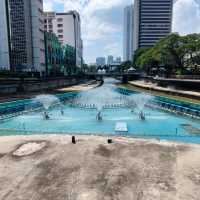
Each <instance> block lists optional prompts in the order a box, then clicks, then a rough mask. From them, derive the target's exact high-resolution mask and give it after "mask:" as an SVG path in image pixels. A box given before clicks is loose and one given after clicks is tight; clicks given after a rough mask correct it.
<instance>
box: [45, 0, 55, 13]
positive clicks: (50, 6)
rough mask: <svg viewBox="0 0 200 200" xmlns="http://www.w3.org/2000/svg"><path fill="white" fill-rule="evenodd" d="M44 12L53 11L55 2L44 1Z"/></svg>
mask: <svg viewBox="0 0 200 200" xmlns="http://www.w3.org/2000/svg"><path fill="white" fill-rule="evenodd" d="M43 6H44V11H47V12H48V11H53V2H52V1H49V0H45V1H44V4H43Z"/></svg>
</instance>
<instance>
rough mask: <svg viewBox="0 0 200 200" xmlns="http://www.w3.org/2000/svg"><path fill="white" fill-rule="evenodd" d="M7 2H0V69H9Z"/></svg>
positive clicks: (2, 0) (3, 0)
mask: <svg viewBox="0 0 200 200" xmlns="http://www.w3.org/2000/svg"><path fill="white" fill-rule="evenodd" d="M7 6H8V4H7V2H6V1H5V0H1V1H0V69H6V70H9V69H10V59H9V45H8V44H9V42H8V41H9V35H8V20H7V19H8V15H7V10H8V9H7Z"/></svg>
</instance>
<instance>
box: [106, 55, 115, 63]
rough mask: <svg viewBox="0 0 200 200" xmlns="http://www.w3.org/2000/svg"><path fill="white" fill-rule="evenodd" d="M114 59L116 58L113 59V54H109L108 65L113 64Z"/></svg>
mask: <svg viewBox="0 0 200 200" xmlns="http://www.w3.org/2000/svg"><path fill="white" fill-rule="evenodd" d="M113 61H114V59H113V56H111V55H110V56H108V59H107V65H112V64H113Z"/></svg>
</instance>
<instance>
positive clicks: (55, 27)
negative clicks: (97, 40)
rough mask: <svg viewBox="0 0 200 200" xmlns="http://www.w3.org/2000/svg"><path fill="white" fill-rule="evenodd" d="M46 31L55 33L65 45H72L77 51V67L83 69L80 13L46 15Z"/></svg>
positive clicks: (52, 13)
mask: <svg viewBox="0 0 200 200" xmlns="http://www.w3.org/2000/svg"><path fill="white" fill-rule="evenodd" d="M44 22H45V24H44V27H45V30H46V31H47V32H54V33H55V34H56V36H57V37H58V39H59V41H60V42H61V44H63V45H70V46H72V47H74V48H75V50H76V65H77V66H78V67H81V65H82V57H83V44H82V39H81V20H80V16H79V13H78V12H76V11H70V12H66V13H54V12H46V13H45V20H44Z"/></svg>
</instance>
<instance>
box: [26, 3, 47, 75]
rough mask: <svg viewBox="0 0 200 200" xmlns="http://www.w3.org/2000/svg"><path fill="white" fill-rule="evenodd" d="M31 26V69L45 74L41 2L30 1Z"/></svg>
mask: <svg viewBox="0 0 200 200" xmlns="http://www.w3.org/2000/svg"><path fill="white" fill-rule="evenodd" d="M25 1H27V0H25ZM31 24H32V25H31V28H32V32H31V33H32V43H33V68H34V70H36V71H40V72H45V43H44V13H43V0H37V1H36V0H31Z"/></svg>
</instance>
